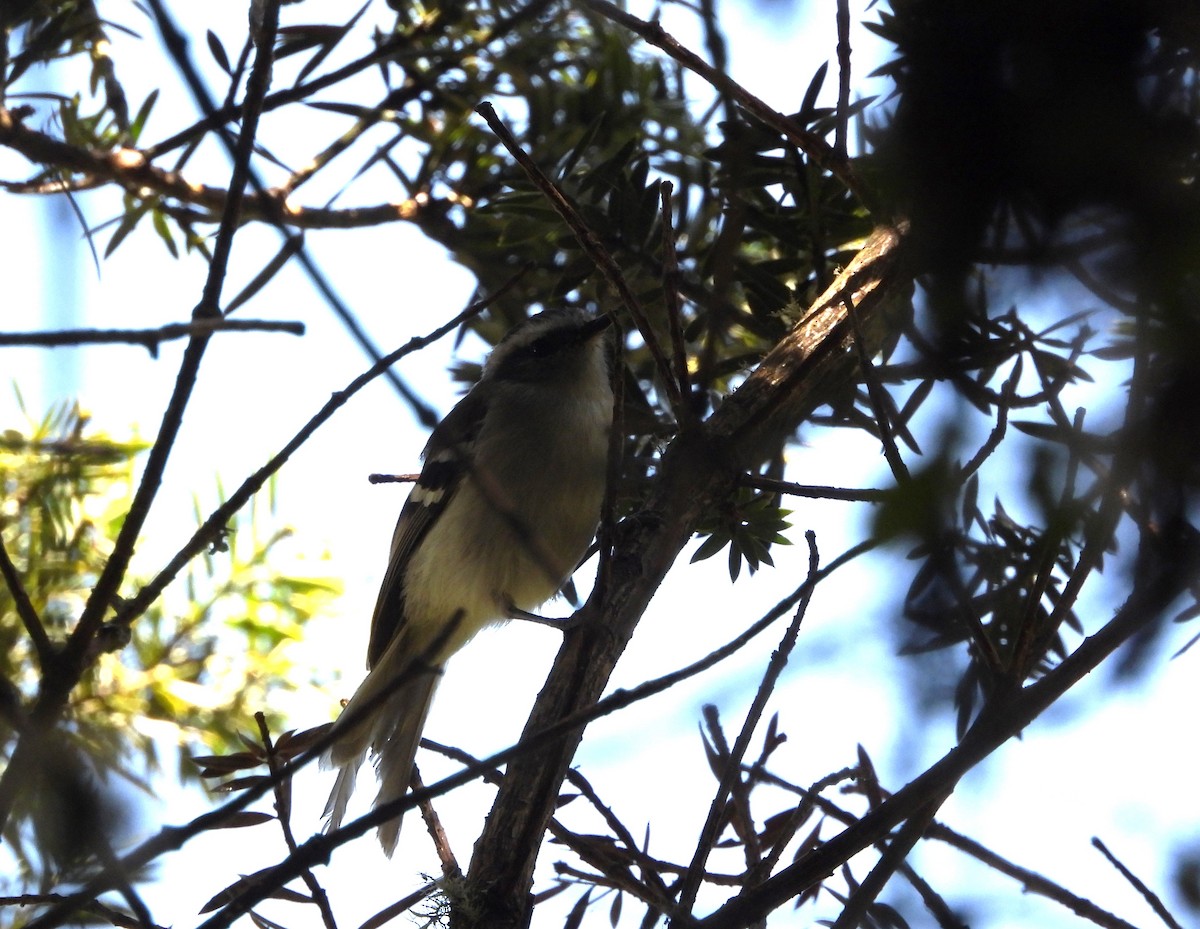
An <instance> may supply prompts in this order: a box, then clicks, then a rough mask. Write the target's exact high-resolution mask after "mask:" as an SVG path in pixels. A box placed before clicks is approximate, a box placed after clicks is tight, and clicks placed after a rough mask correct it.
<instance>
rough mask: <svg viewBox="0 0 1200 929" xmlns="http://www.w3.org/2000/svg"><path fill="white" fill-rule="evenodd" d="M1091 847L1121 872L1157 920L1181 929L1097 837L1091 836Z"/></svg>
mask: <svg viewBox="0 0 1200 929" xmlns="http://www.w3.org/2000/svg"><path fill="white" fill-rule="evenodd" d="M1092 845H1093V846H1094V847H1095V848H1096V849H1098V850H1099V852H1100V854H1101V855H1103V856H1104V857H1105V858H1107V859H1108V863H1109V864H1111V865H1112V866H1113V867H1114V868H1116V869H1117V870H1118V871H1120V872H1121V877H1123V878H1125V880H1127V881H1129V883H1130V884H1131V885H1132V886H1133V889H1134V890H1136V891H1137V892H1138V893H1140V894H1141V895H1142V899H1143V900H1145V901H1146V902H1147V903H1148V904H1150V909H1152V910H1154V912H1155V913H1156V914H1157V915H1158V918H1159V919H1161V920H1162V921H1163V922H1164V923H1166V924H1167V925H1168V926H1170V929H1183V927H1182V926H1181V925H1179V921H1178V920H1177V919H1176V918H1175V917H1174V916H1172V915H1171V911H1170V910H1168V909H1167V908H1166V906H1165V905H1164V904H1163V902H1162V898H1161V897H1160V896H1159V895H1158V894H1156V893H1155V892H1154V891H1153V890H1151V889H1150V888H1149V887H1147V886H1146V884H1145V882H1144V881H1142V880H1141V878H1139V877H1138V876H1137V875H1136V874H1134V873H1133V872H1132V871H1130V870H1129V869H1128V868H1127V867H1125V865H1124V864H1122V863H1121V862H1120V861H1119V860H1118V859H1117V856H1116V855H1114V854H1113V853H1112V852H1110V851H1109V850H1108V846H1107V845H1105V844H1104V843H1103V842H1102V841H1101V840H1100V838H1099V837H1098V836H1092Z"/></svg>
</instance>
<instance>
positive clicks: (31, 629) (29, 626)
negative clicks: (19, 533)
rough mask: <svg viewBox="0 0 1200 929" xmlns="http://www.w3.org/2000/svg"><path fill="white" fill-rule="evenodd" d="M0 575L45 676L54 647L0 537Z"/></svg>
mask: <svg viewBox="0 0 1200 929" xmlns="http://www.w3.org/2000/svg"><path fill="white" fill-rule="evenodd" d="M0 575H2V576H3V577H4V584H5V586H6V587H8V592H9V593H10V594H11V595H12V598H13V604H14V606H16V608H17V615H18V616H20V617H21V624H22V625H23V626H24V627H25V632H26V633H27V634H28V636H29V640H30V641H31V642H33V650H34V653H35V654H36V655H37V659H38V666H39V667H40V668H41V669H42V673H43V674H46V673H48V672H49V671H50V668H51V665H52V664H53V662H54V658H55V654H54V645H53V643H51V641H50V636H49V635H47V634H46V627H45V626H43V625H42V618H41V617H40V616H38V612H37V609H36V608H35V607H34V605H33V602H32V601H31V600H30V599H29V593H28V592H27V591H26V590H25V585H24V584H23V583H21V575H20V574H18V573H17V568H16V565H14V564H13V563H12V559H11V558H9V557H8V548H7V547H5V545H4V539H3V538H2V537H0Z"/></svg>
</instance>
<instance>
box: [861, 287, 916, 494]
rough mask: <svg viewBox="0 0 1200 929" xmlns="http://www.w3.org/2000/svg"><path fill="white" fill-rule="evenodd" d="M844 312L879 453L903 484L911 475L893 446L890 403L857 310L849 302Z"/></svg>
mask: <svg viewBox="0 0 1200 929" xmlns="http://www.w3.org/2000/svg"><path fill="white" fill-rule="evenodd" d="M846 312H847V315H848V316H849V317H850V322H851V324H852V325H853V327H854V336H855V338H854V350H855V352H856V353H857V354H858V363H859V370H860V371H861V372H862V378H863V383H864V384H866V386H867V396H868V397H869V398H870V401H871V411H872V412H873V413H874V414H875V423H876V425H877V426H878V427H879V441H880V443H881V444H882V445H883V455H884V457H885V458H886V459H887V463H888V466H889V467H890V468H891V469H892V476H893V477H895V478H896V483H898V484H905V483H907V482H908V481H909V479H910V478H911V475H910V474H909V473H908V466H907V465H906V464H905V463H904V459H903V457H901V455H900V449H899V448H898V447H897V446H896V437H895V434H894V423H893V416H892V413H893V412H894V408H893V407H892V404H891V400H890V398H889V397H888V394H887V391H885V390H884V389H883V384H881V383H880V381H879V378H878V377H877V376H876V374H875V365H874V363H873V362H872V361H871V357H870V355H869V354H868V352H867V346H866V343H865V341H864V340H863V333H862V328H861V326H860V324H859V321H858V314H857V313H855V312H854V307H853V305H851V304H847V305H846Z"/></svg>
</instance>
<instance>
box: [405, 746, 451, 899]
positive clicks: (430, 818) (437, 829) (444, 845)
mask: <svg viewBox="0 0 1200 929" xmlns="http://www.w3.org/2000/svg"><path fill="white" fill-rule="evenodd" d="M409 783H410V784H411V785H412V789H413V790H416V791H423V790H424V789H425V782H424V781H422V780H421V772H420V771H419V770H418V769H417V766H416V765H415V764H414V765H413V770H412V777H411V778H410V779H409ZM417 808H418V809H419V810H420V811H421V819H423V820H424V821H425V829H426V830H427V831H428V832H429V838H430V839H432V840H433V847H434V849H435V850H436V851H437V856H438V861H440V862H441V863H442V876H443V877H444V878H447V879H449V880H456V879H457V878H460V877H462V868H460V867H459V866H458V859H457V858H456V857H455V856H454V849H452V848H451V847H450V840H449V839H448V838H447V837H446V830H445V829H443V828H442V820H441V817H439V816H438V814H437V810H435V809H434V808H433V801H432V800H431V799H430V798H428V797H427V798H426V799H424V800H422V801H421V802H420V803H418V804H417Z"/></svg>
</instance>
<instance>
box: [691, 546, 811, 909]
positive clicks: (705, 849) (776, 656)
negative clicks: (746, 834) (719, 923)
mask: <svg viewBox="0 0 1200 929" xmlns="http://www.w3.org/2000/svg"><path fill="white" fill-rule="evenodd" d="M804 538H805V540H806V541H807V542H808V577H807V578H806V579H805V582H804V584H803V585H802V587H801V591H802V593H801V596H800V600H799V603H798V604H797V606H796V612H795V615H794V616H793V617H792V621H791V623H790V624H789V625H788V628H787V631H786V632H784V634H783V638H782V639H780V641H779V645H778V646H776V648H775V651H774V653H773V654H772V655H771V660H770V662H769V663H768V665H767V669H766V671H765V672H764V673H763V677H762V681H761V682H760V683H759V685H758V691H757V693H755V695H754V700H753V701H752V702H751V704H750V709H749V710H748V711H747V712H746V718H745V720H744V721H743V723H742V729H741V731H740V732H739V733H738V737H737V740H736V741H735V742H734V744H733V749H732V750H731V751H730V753H729V760H728V763H727V764H726V767H725V771H724V773H723V774H722V776H721V783H720V785H719V786H718V788H717V792H716V795H715V796H714V797H713V802H712V805H711V806H710V807H709V811H708V818H707V819H706V820H705V822H704V826H703V827H702V828H701V830H700V837H699V839H698V841H697V842H696V851H695V854H694V855H693V856H692V863H691V865H690V866H689V867H688V871H687V874H686V875H684V878H683V886H682V887H681V888H680V891H679V910H678V912H679V913H683V914H689V915H690V913H691V911H692V907H693V906H694V905H695V902H696V894H697V892H698V891H699V889H700V880H701V875H702V873H703V871H704V863H705V861H707V860H708V856H709V854H710V853H711V852H712V849H713V847H714V846H715V845H716V841H717V838H718V835H717V830H718V828H719V827H720V824H721V820H722V816H723V814H724V811H725V805H726V802H727V798H728V796H729V794H730V791H731V790H732V788H733V786H734V783H735V781H737V780H739V779H740V778H741V776H742V759H743V758H744V757H745V756H746V750H747V749H748V748H749V747H750V739H751V737H752V736H753V735H754V730H755V728H756V727H757V726H758V723H759V721H760V720H761V719H762V713H763V710H764V709H765V708H766V705H767V700H768V699H769V698H770V696H771V693H772V692H773V691H774V689H775V684H776V682H777V681H778V680H779V675H780V674H782V673H783V669H784V668H785V667H787V663H788V659H789V658H790V657H791V653H792V649H793V648H794V647H795V645H796V638H797V636H799V635H800V624H801V622H803V620H804V615H805V613H806V612H807V611H808V604H809V601H810V600H811V599H812V593H813V590H814V589H815V586H816V579H817V577H818V570H817V569H818V568H819V566H820V565H819V556H818V553H817V537H816V534H815V533H813V531H812V530H811V529H810V530H809V531H808V532H806V533H805V534H804ZM756 863H757V862H756V861H750V862H748V867H750V868H753V866H754V865H755V864H756Z"/></svg>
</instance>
